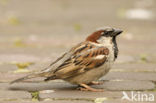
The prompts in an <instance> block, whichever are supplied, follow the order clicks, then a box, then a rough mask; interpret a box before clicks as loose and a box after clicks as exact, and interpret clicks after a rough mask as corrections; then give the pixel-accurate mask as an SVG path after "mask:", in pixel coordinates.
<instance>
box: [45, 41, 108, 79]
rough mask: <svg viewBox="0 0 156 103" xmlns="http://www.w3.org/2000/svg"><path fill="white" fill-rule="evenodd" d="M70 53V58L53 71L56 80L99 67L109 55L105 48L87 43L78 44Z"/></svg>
mask: <svg viewBox="0 0 156 103" xmlns="http://www.w3.org/2000/svg"><path fill="white" fill-rule="evenodd" d="M70 52H72V53H71V56H70V57H69V58H68V59H66V60H65V61H64V62H63V63H62V64H61V65H60V66H58V68H57V69H56V70H55V71H54V75H55V76H56V77H57V78H68V77H71V76H73V75H78V74H80V73H83V72H86V71H87V70H90V69H93V68H96V67H99V66H101V65H102V64H104V63H105V61H106V60H107V56H108V54H109V50H108V49H107V48H106V47H103V46H101V47H100V46H98V47H97V46H95V45H93V44H91V43H89V42H86V43H82V44H79V45H78V46H76V47H74V48H72V49H71V51H70ZM48 78H51V77H48ZM48 78H47V80H49V79H48Z"/></svg>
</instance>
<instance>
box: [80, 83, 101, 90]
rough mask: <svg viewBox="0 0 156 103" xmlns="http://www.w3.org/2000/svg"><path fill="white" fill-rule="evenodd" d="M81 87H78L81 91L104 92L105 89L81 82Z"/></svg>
mask: <svg viewBox="0 0 156 103" xmlns="http://www.w3.org/2000/svg"><path fill="white" fill-rule="evenodd" d="M80 86H81V87H79V88H78V89H79V90H81V91H92V92H103V91H104V90H103V89H95V88H92V87H90V86H88V85H87V84H80Z"/></svg>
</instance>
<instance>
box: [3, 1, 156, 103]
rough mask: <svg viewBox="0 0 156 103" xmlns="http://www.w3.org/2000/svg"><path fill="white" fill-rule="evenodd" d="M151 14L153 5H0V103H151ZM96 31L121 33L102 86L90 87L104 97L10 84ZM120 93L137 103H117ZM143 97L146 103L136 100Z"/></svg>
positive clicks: (155, 21)
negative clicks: (112, 29)
mask: <svg viewBox="0 0 156 103" xmlns="http://www.w3.org/2000/svg"><path fill="white" fill-rule="evenodd" d="M155 11H156V2H155V1H154V0H118V1H113V0H109V1H108V0H96V1H90V0H78V1H76V0H75V1H73V0H65V1H62V0H37V1H36V0H33V1H32V0H0V15H1V16H0V103H32V102H40V103H155V102H156V53H155V51H156V47H155V44H156V41H155V38H156V35H155V33H156V29H155V27H156V14H155ZM101 26H111V27H112V26H113V27H117V28H121V29H123V30H124V33H123V34H122V35H121V36H120V37H119V38H118V46H119V50H120V54H119V58H118V59H117V61H116V62H115V64H114V66H113V68H112V69H111V71H110V72H109V73H108V74H107V75H106V76H104V77H103V78H101V81H104V84H103V85H99V86H94V87H95V88H103V89H105V92H100V93H99V92H98V93H94V92H82V91H78V90H76V89H75V88H76V86H75V85H71V84H68V83H66V82H64V81H61V80H57V81H50V82H42V78H39V79H34V80H29V81H27V82H23V83H16V84H13V85H10V84H9V82H10V81H12V80H14V79H17V78H19V77H22V76H24V75H26V74H28V72H32V71H37V70H41V69H43V68H44V67H46V66H47V65H48V64H49V63H50V62H51V61H54V60H55V59H56V58H57V57H59V55H61V54H62V53H63V52H64V51H66V50H68V49H69V48H70V47H72V46H73V45H75V44H77V43H78V42H80V41H83V40H84V37H86V36H87V35H88V34H89V33H91V32H92V31H94V30H95V29H96V28H98V27H101ZM25 67H26V68H25ZM36 91H38V92H36ZM35 93H36V94H35ZM123 93H127V95H128V96H129V97H130V98H131V96H132V94H134V95H136V99H137V100H134V101H129V100H122V97H123V95H124V94H123ZM31 94H33V96H32V95H31ZM37 94H39V97H38V98H39V101H37V100H36V99H35V96H37ZM143 95H146V96H145V97H147V101H146V99H145V98H144V100H143V101H141V100H139V99H138V98H139V97H140V98H141V96H143ZM152 96H154V97H155V100H154V101H153V102H151V101H149V99H151V98H152ZM32 97H33V98H32ZM36 98H37V97H36ZM138 101H139V102H138Z"/></svg>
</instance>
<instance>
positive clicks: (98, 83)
mask: <svg viewBox="0 0 156 103" xmlns="http://www.w3.org/2000/svg"><path fill="white" fill-rule="evenodd" d="M103 83H104V82H100V81H92V82H90V83H89V84H88V85H101V84H103Z"/></svg>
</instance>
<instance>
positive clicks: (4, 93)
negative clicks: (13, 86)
mask: <svg viewBox="0 0 156 103" xmlns="http://www.w3.org/2000/svg"><path fill="white" fill-rule="evenodd" d="M22 98H23V99H26V98H27V99H31V95H30V93H28V92H26V91H8V90H0V100H3V99H22Z"/></svg>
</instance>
